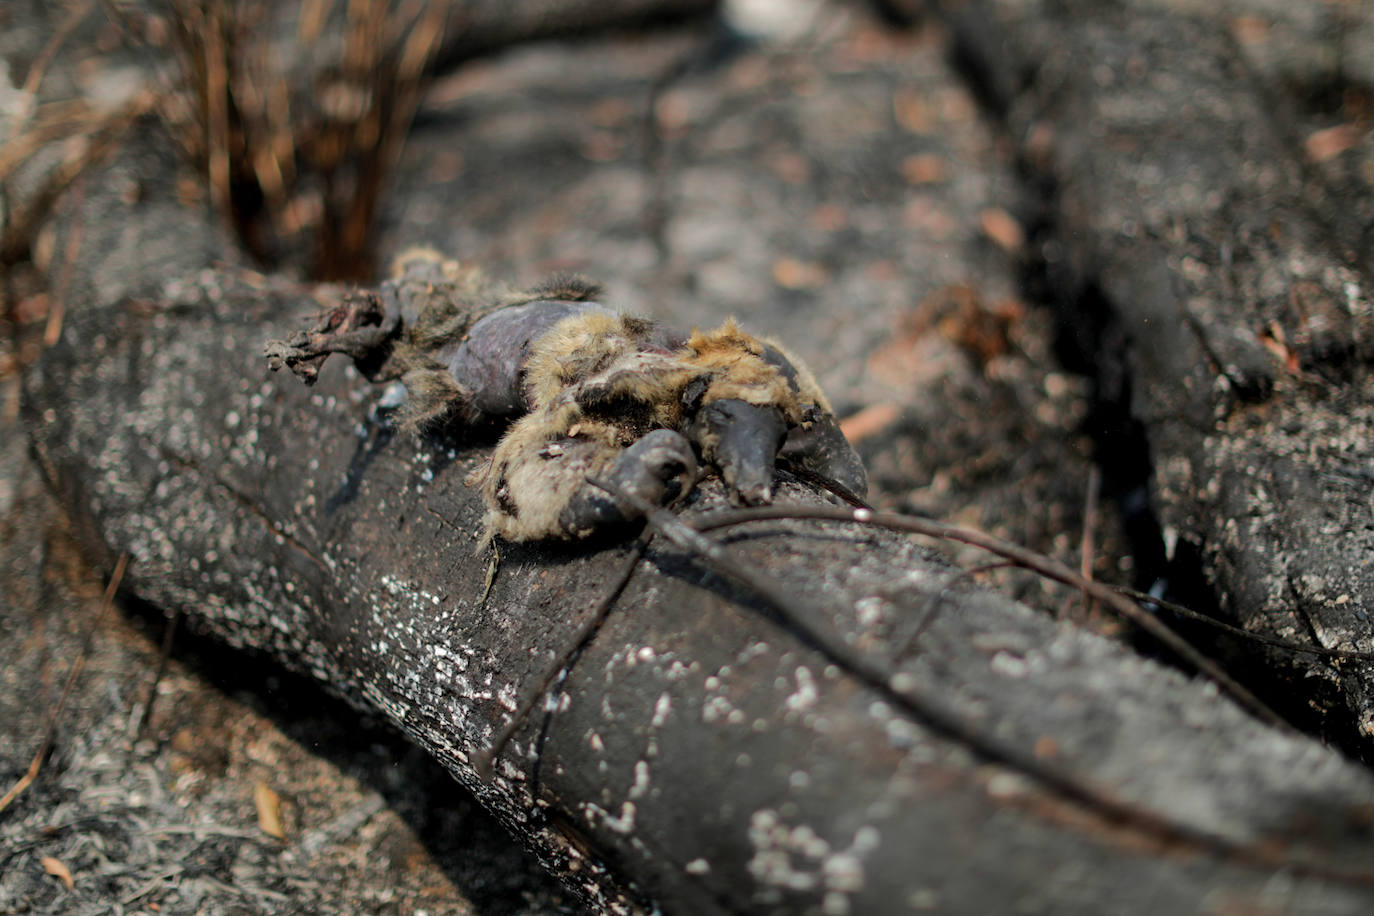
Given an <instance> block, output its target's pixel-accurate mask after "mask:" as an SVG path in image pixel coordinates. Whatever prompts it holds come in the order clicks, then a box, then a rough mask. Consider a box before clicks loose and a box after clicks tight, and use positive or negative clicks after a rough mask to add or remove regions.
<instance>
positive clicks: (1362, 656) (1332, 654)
mask: <svg viewBox="0 0 1374 916" xmlns="http://www.w3.org/2000/svg"><path fill="white" fill-rule="evenodd" d="M1113 588H1114V590H1115V591H1117V592H1120V593H1121V594H1123V595H1125V596H1126V597H1128V598H1133V599H1134V600H1136V601H1139V602H1140V603H1141V604H1146V605H1149V604H1153V605H1156V606H1158V607H1160V608H1163V609H1164V610H1166V611H1170V612H1172V613H1174V614H1177V615H1179V616H1180V617H1187V618H1188V619H1189V620H1194V621H1197V622H1198V623H1201V624H1204V625H1206V626H1209V627H1211V628H1213V629H1215V630H1221V631H1222V632H1223V633H1229V634H1230V635H1232V636H1236V637H1239V638H1240V639H1245V640H1249V641H1250V642H1253V643H1258V644H1259V645H1262V646H1269V647H1271V648H1274V649H1282V650H1283V651H1285V652H1293V653H1296V654H1299V655H1316V656H1318V657H1320V658H1347V659H1351V660H1352V661H1361V662H1374V652H1361V651H1359V650H1358V649H1328V648H1327V647H1325V646H1305V645H1303V644H1302V643H1296V642H1293V641H1292V640H1289V639H1280V638H1279V637H1277V636H1265V635H1264V634H1262V633H1252V632H1250V631H1249V630H1243V629H1241V628H1240V627H1238V626H1234V625H1233V624H1229V623H1227V622H1225V621H1224V620H1217V619H1216V618H1215V617H1208V616H1207V615H1206V614H1202V613H1199V612H1197V611H1195V610H1193V609H1192V608H1190V607H1186V606H1184V605H1182V604H1176V603H1175V602H1173V601H1166V600H1165V599H1163V598H1156V597H1155V596H1154V595H1151V594H1149V593H1148V592H1142V591H1137V590H1136V589H1133V588H1127V587H1126V586H1124V585H1117V586H1113Z"/></svg>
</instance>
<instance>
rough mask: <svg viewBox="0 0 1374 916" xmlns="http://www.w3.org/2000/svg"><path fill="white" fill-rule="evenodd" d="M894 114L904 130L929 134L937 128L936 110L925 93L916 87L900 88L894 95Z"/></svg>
mask: <svg viewBox="0 0 1374 916" xmlns="http://www.w3.org/2000/svg"><path fill="white" fill-rule="evenodd" d="M892 115H893V117H895V118H896V119H897V123H898V124H900V125H901V126H902V129H903V130H906V131H909V132H910V133H913V134H928V133H930V132H931V131H932V130H934V128H935V112H934V111H932V110H931V107H930V105H929V104H928V103H927V102H926V99H925V96H924V94H922V93H921V92H918V91H917V90H915V89H906V88H903V89H898V90H897V91H896V92H895V93H893V95H892Z"/></svg>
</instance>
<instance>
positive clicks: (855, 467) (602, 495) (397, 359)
mask: <svg viewBox="0 0 1374 916" xmlns="http://www.w3.org/2000/svg"><path fill="white" fill-rule="evenodd" d="M599 295H600V290H599V288H598V287H596V286H594V285H592V284H590V283H588V282H587V281H585V280H582V279H580V278H575V277H573V278H568V277H564V278H558V279H555V280H554V281H552V282H550V283H548V284H546V285H544V286H541V287H538V288H536V289H533V290H529V291H525V292H513V291H510V290H506V289H503V288H500V287H497V286H495V285H493V284H492V283H490V282H488V281H487V280H485V279H484V278H483V277H482V275H481V274H480V273H479V272H478V271H475V270H473V269H471V268H466V267H461V266H459V265H458V264H457V263H456V262H454V261H448V260H444V259H443V258H442V257H440V256H439V255H437V254H436V253H434V252H432V251H428V250H420V251H413V252H410V253H407V254H405V255H402V256H401V258H400V259H398V261H397V263H396V269H395V271H394V272H393V276H392V278H391V279H390V280H388V281H386V282H385V283H383V284H382V285H381V287H380V288H379V289H377V290H376V291H375V292H363V293H359V294H353V295H350V296H347V297H345V298H344V299H343V300H342V301H341V302H340V303H339V304H338V305H337V306H335V307H334V308H331V309H328V310H327V311H326V312H324V313H323V314H322V316H321V317H320V319H319V320H318V322H317V323H316V325H315V327H313V328H311V329H309V330H305V331H299V332H297V333H295V334H293V335H292V336H290V337H289V338H287V339H286V340H274V341H269V342H268V344H267V346H266V350H265V355H266V356H267V359H268V362H269V365H270V366H271V367H272V368H273V369H280V368H283V367H285V368H288V369H290V370H291V371H292V372H293V373H294V374H295V375H297V376H298V377H300V378H301V379H302V380H303V381H304V382H306V383H307V384H312V383H313V382H314V381H315V379H316V377H317V376H318V373H319V369H320V366H321V365H322V364H323V363H324V361H325V360H326V359H327V358H328V357H329V356H330V355H331V354H333V353H342V354H344V355H346V356H349V357H352V359H353V360H354V362H355V364H356V365H357V367H358V369H359V371H360V372H362V374H363V375H364V376H365V377H366V378H368V379H369V380H371V381H374V382H386V381H392V380H399V381H400V382H401V383H402V384H404V385H405V388H406V392H407V394H406V401H405V403H404V405H403V406H402V407H401V409H400V416H401V422H402V423H403V425H405V426H407V427H410V428H412V429H417V428H421V427H436V426H442V425H446V424H463V423H473V422H477V421H480V420H490V419H496V420H509V421H511V425H510V427H509V428H508V429H507V431H506V433H505V435H504V436H503V437H502V439H501V441H500V443H499V444H498V445H497V447H496V451H495V453H494V454H493V455H492V458H491V461H490V462H489V463H488V464H487V465H486V466H485V467H484V468H483V469H482V470H480V471H479V472H477V473H476V474H474V475H473V478H472V480H471V482H473V483H480V484H481V487H482V495H483V499H484V501H485V503H486V507H487V512H486V518H485V527H486V536H485V538H484V542H486V541H490V540H491V538H493V537H495V536H498V535H499V536H500V537H502V538H505V539H507V540H511V541H533V540H541V539H547V538H558V539H577V538H584V537H587V536H589V535H592V534H594V533H596V532H599V531H603V530H606V529H608V528H612V527H614V526H617V525H622V524H624V523H625V522H626V521H628V520H631V519H636V518H639V517H640V516H641V515H642V513H641V512H640V511H639V510H638V509H637V508H636V507H635V505H634V503H633V502H632V501H629V500H625V499H619V498H615V497H613V496H612V495H611V494H610V493H608V492H607V491H606V490H602V489H599V488H597V487H595V486H592V485H591V484H590V483H589V482H588V481H589V480H591V479H593V478H604V479H606V480H607V481H609V482H611V483H612V484H613V485H614V488H615V492H623V493H630V494H633V495H634V496H635V497H636V499H637V500H643V501H644V502H646V503H649V504H653V505H663V504H665V503H667V502H670V501H671V500H673V499H674V498H676V497H677V496H679V495H680V494H681V493H683V492H684V491H685V490H686V489H688V488H690V486H691V485H692V483H693V482H694V480H695V479H696V474H697V472H698V468H699V467H704V468H705V469H708V470H714V471H715V472H717V473H719V474H720V476H721V478H722V479H723V480H724V481H725V484H726V486H727V489H728V491H729V493H730V496H731V499H732V501H734V502H735V503H736V504H737V505H763V504H767V503H769V502H771V500H772V494H773V474H774V469H775V464H776V461H777V459H778V457H779V456H782V457H784V458H786V460H787V461H788V463H789V464H790V465H791V466H793V467H795V468H799V469H801V470H803V471H808V472H811V473H814V474H817V475H821V476H822V477H825V478H830V479H833V480H835V481H837V482H838V483H839V484H840V485H841V486H842V487H843V488H846V489H847V490H850V491H853V492H854V493H857V494H860V495H862V494H864V493H865V492H866V491H867V489H868V487H867V477H866V475H865V473H864V469H863V465H862V463H861V462H860V460H859V457H858V455H857V454H855V452H854V450H853V448H852V447H851V446H850V445H849V443H848V442H847V441H846V440H845V438H844V435H843V433H841V432H840V427H839V422H838V421H837V420H836V418H835V414H834V411H833V410H831V407H830V404H829V402H828V401H827V400H826V398H825V395H824V394H823V393H822V392H821V390H820V387H819V386H818V385H817V384H816V380H815V378H814V377H813V376H812V375H811V373H810V372H809V371H808V370H807V369H806V368H805V366H803V365H802V364H801V363H800V362H799V361H798V360H797V359H795V358H794V357H792V356H790V355H789V354H788V353H787V352H786V351H785V350H784V349H782V347H781V346H779V345H778V344H776V343H774V342H771V341H768V340H764V339H760V338H757V337H754V336H752V335H750V334H747V333H745V332H744V331H742V330H741V329H740V328H739V326H738V325H736V324H735V322H734V321H733V320H730V321H727V322H726V323H725V324H723V325H721V326H720V327H719V328H716V329H715V330H712V331H705V332H703V331H699V330H694V331H693V332H692V333H691V334H689V335H685V336H684V335H682V334H679V333H677V332H675V331H671V330H669V329H667V328H665V327H663V326H661V325H659V324H657V323H656V322H653V321H649V320H646V319H642V318H634V317H630V316H626V315H618V314H614V313H612V312H610V311H608V310H607V309H606V308H605V306H603V305H601V304H600V303H599V302H598V301H597V297H598V296H599Z"/></svg>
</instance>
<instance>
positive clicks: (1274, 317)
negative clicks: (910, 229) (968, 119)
mask: <svg viewBox="0 0 1374 916" xmlns="http://www.w3.org/2000/svg"><path fill="white" fill-rule="evenodd" d="M1164 6H1165V5H1164V4H1160V5H1159V7H1154V6H1152V5H1150V4H1126V5H1103V4H1095V3H1086V2H1083V3H1080V2H1054V3H1032V4H1002V3H997V2H989V3H971V4H967V5H962V6H960V7H958V8H957V9H954V7H953V6H951V10H952V12H951V13H950V19H951V21H952V23H953V24H954V30H955V33H956V36H957V41H958V44H959V47H960V49H961V53H962V56H963V58H964V59H965V60H966V61H967V62H969V63H970V65H971V69H972V70H973V72H975V73H977V74H979V79H980V81H981V83H982V85H983V87H984V89H985V90H986V93H987V96H988V97H989V98H990V99H991V100H992V101H993V102H994V104H995V105H996V106H997V107H998V108H999V109H1000V110H1001V111H1002V112H1003V114H1004V115H1005V117H1006V119H1007V127H1008V130H1009V131H1010V133H1011V135H1012V136H1015V137H1017V138H1018V139H1019V141H1020V153H1021V156H1022V159H1023V161H1024V162H1025V163H1026V165H1027V167H1028V168H1029V169H1030V171H1031V172H1032V174H1034V175H1035V176H1036V177H1037V178H1038V180H1040V181H1042V182H1043V183H1044V184H1045V186H1046V187H1047V188H1049V189H1050V214H1049V223H1050V225H1049V227H1048V229H1047V231H1046V234H1045V238H1044V240H1043V241H1044V246H1043V248H1042V252H1043V253H1044V255H1045V258H1046V261H1047V262H1048V263H1047V268H1048V273H1049V275H1050V276H1051V278H1052V279H1053V281H1054V283H1055V285H1056V291H1057V294H1058V296H1059V297H1060V301H1061V303H1062V307H1063V312H1062V323H1063V325H1064V327H1065V330H1066V334H1067V336H1068V337H1069V338H1070V339H1071V340H1073V339H1076V350H1077V352H1078V354H1079V356H1080V358H1081V359H1082V360H1083V361H1084V363H1085V364H1086V365H1087V366H1088V367H1089V368H1090V370H1091V371H1092V372H1093V374H1094V375H1095V376H1096V378H1097V379H1098V383H1099V397H1100V398H1101V400H1102V401H1103V402H1104V403H1105V404H1107V405H1109V407H1110V410H1109V411H1108V412H1109V413H1115V415H1116V423H1115V428H1116V429H1122V428H1138V429H1141V430H1143V432H1144V435H1145V439H1146V441H1147V443H1148V446H1147V447H1148V451H1149V454H1150V457H1151V461H1152V465H1153V476H1152V479H1151V480H1150V482H1149V483H1150V487H1151V495H1152V502H1153V506H1154V509H1155V511H1156V512H1157V513H1158V515H1159V517H1160V521H1161V523H1162V525H1163V529H1164V532H1165V534H1166V535H1167V536H1168V540H1169V541H1170V542H1171V543H1172V542H1174V541H1175V540H1176V542H1177V554H1176V555H1177V557H1178V558H1180V559H1181V560H1183V561H1184V562H1181V563H1176V564H1175V567H1174V574H1175V575H1176V576H1177V575H1178V572H1177V571H1178V568H1179V567H1180V566H1182V567H1187V566H1188V565H1190V564H1191V565H1196V566H1199V567H1200V568H1201V571H1202V572H1203V573H1204V575H1205V577H1206V580H1207V582H1208V583H1209V585H1210V587H1211V590H1212V595H1213V596H1214V598H1215V600H1216V603H1217V605H1218V611H1219V612H1220V613H1221V614H1222V615H1223V616H1224V617H1225V618H1226V619H1229V620H1231V621H1233V622H1235V623H1238V624H1240V625H1241V626H1243V627H1245V628H1246V629H1249V630H1252V631H1255V632H1257V633H1262V634H1266V635H1268V636H1273V637H1280V638H1283V639H1286V640H1288V641H1292V642H1300V643H1304V644H1308V645H1315V646H1319V647H1325V648H1328V649H1335V650H1343V651H1353V652H1360V651H1364V652H1368V651H1369V650H1370V648H1371V647H1374V633H1372V632H1371V627H1370V622H1369V613H1370V610H1371V608H1374V567H1372V566H1371V565H1370V563H1369V557H1370V556H1371V551H1374V503H1371V502H1370V499H1369V492H1370V484H1371V480H1374V435H1371V433H1372V432H1374V406H1372V405H1374V373H1371V363H1372V361H1374V302H1372V301H1371V295H1370V279H1369V273H1368V270H1369V266H1370V265H1369V262H1368V252H1367V251H1363V250H1360V244H1359V238H1358V234H1352V233H1350V232H1348V231H1344V230H1343V223H1344V222H1348V221H1346V220H1344V219H1343V217H1342V216H1341V215H1340V214H1332V213H1330V212H1329V207H1330V206H1331V204H1332V202H1333V201H1334V200H1335V199H1336V196H1335V195H1332V194H1330V193H1329V192H1328V193H1326V194H1324V195H1313V194H1312V193H1311V191H1312V188H1313V187H1319V186H1320V185H1321V181H1320V179H1319V178H1315V177H1313V176H1310V175H1308V174H1306V173H1305V169H1304V166H1303V163H1302V160H1301V157H1300V152H1299V150H1300V143H1299V139H1298V137H1297V136H1296V131H1295V130H1294V125H1293V122H1292V121H1291V120H1290V119H1288V118H1287V117H1285V110H1286V109H1285V105H1284V104H1281V102H1280V99H1279V94H1278V91H1277V89H1276V87H1272V86H1266V85H1265V84H1264V82H1263V81H1262V80H1261V79H1260V77H1258V76H1257V75H1256V73H1255V72H1254V71H1253V70H1252V69H1251V68H1250V67H1249V66H1248V65H1247V62H1246V60H1245V58H1244V55H1243V53H1242V51H1241V50H1240V48H1239V47H1238V46H1237V45H1236V42H1235V41H1234V39H1233V38H1232V36H1231V35H1230V33H1229V32H1228V31H1227V30H1226V28H1225V23H1224V21H1223V19H1222V17H1220V16H1217V17H1215V18H1211V19H1205V18H1190V17H1187V16H1180V15H1178V14H1177V13H1176V12H1173V11H1169V10H1166V9H1164V8H1163V7H1164ZM1321 204H1325V205H1327V207H1328V210H1322V209H1319V208H1318V205H1321ZM1343 206H1344V205H1343ZM1349 206H1350V207H1354V208H1356V209H1357V210H1358V207H1359V206H1363V204H1361V203H1359V202H1356V201H1351V202H1350V203H1349ZM1109 473H1110V469H1109ZM1160 572H1161V574H1163V575H1168V572H1167V571H1166V570H1163V569H1161V570H1160ZM1245 651H1246V652H1249V653H1253V652H1254V651H1255V650H1254V649H1253V648H1252V647H1249V646H1247V647H1246V650H1245ZM1254 667H1255V669H1256V671H1257V672H1259V673H1257V678H1258V679H1259V680H1260V681H1261V682H1265V683H1267V688H1266V689H1267V690H1268V691H1269V692H1270V693H1271V695H1274V696H1275V697H1276V698H1282V699H1283V701H1284V702H1285V703H1287V704H1288V708H1289V709H1290V710H1291V711H1292V712H1293V713H1294V714H1295V715H1297V716H1301V717H1303V718H1304V719H1312V718H1313V716H1314V713H1313V709H1315V720H1316V721H1315V722H1314V725H1313V727H1314V728H1317V729H1321V730H1323V731H1324V733H1325V734H1326V735H1327V736H1328V737H1329V738H1330V739H1331V740H1335V741H1338V742H1341V743H1343V744H1345V745H1346V746H1348V747H1351V748H1356V749H1358V753H1360V754H1361V755H1367V754H1368V753H1369V751H1370V750H1371V745H1370V743H1369V741H1370V738H1371V736H1374V668H1371V667H1370V665H1369V663H1368V662H1366V661H1359V660H1355V661H1333V660H1332V659H1330V658H1324V657H1321V656H1315V657H1314V656H1313V655H1294V654H1293V653H1291V652H1287V651H1277V650H1276V651H1272V652H1268V653H1265V654H1264V656H1263V660H1262V662H1259V663H1258V664H1256V665H1255V666H1254Z"/></svg>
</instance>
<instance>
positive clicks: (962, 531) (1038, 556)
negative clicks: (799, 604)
mask: <svg viewBox="0 0 1374 916" xmlns="http://www.w3.org/2000/svg"><path fill="white" fill-rule="evenodd" d="M770 519H774V520H775V519H809V520H813V521H830V522H851V523H852V522H858V523H860V524H865V525H875V526H877V527H880V528H888V529H891V530H894V531H905V532H908V533H910V534H919V535H924V536H926V537H933V538H939V539H941V540H946V541H957V542H959V543H962V544H969V545H972V546H974V547H978V548H980V549H982V550H986V551H988V552H989V553H992V554H995V555H996V556H999V557H1003V558H1005V559H1007V560H1010V561H1012V562H1013V563H1015V564H1016V565H1018V566H1022V567H1025V568H1026V569H1029V570H1032V571H1033V572H1036V573H1038V574H1040V575H1041V576H1044V577H1045V578H1047V579H1052V580H1054V581H1055V582H1059V583H1061V584H1063V585H1067V586H1069V587H1071V588H1077V589H1081V590H1082V591H1083V593H1084V594H1086V595H1088V596H1090V597H1092V598H1095V599H1096V600H1098V601H1100V602H1102V604H1103V605H1104V606H1105V607H1107V608H1108V609H1110V610H1111V611H1112V612H1114V613H1116V614H1117V615H1118V616H1120V617H1122V618H1123V619H1125V620H1127V621H1130V622H1131V623H1133V624H1135V625H1136V626H1138V627H1140V628H1141V629H1142V630H1144V631H1145V632H1146V633H1149V634H1150V635H1151V636H1153V637H1154V638H1155V639H1157V640H1159V642H1160V643H1162V644H1163V645H1164V646H1165V647H1166V648H1168V649H1169V650H1170V651H1172V652H1175V653H1177V654H1178V656H1179V657H1180V658H1182V659H1183V660H1184V661H1186V662H1188V664H1190V665H1192V666H1193V667H1194V668H1196V669H1197V670H1198V671H1199V672H1201V673H1202V674H1204V675H1205V676H1207V677H1208V678H1210V679H1211V680H1212V681H1214V682H1215V683H1216V684H1217V686H1219V687H1220V688H1222V690H1224V691H1225V692H1227V693H1229V694H1230V695H1231V697H1232V698H1233V699H1234V700H1235V701H1236V702H1237V703H1239V704H1240V705H1241V706H1242V707H1243V708H1245V709H1247V710H1249V711H1250V713H1251V714H1253V715H1254V716H1256V717H1258V718H1259V719H1261V720H1262V721H1264V722H1267V723H1269V724H1270V725H1273V726H1275V727H1276V728H1279V729H1282V730H1283V731H1286V732H1292V731H1293V727H1292V726H1291V725H1289V724H1288V723H1287V721H1285V720H1284V719H1283V718H1282V717H1281V716H1280V715H1279V714H1278V713H1276V712H1274V711H1273V710H1272V709H1270V708H1269V707H1268V706H1267V705H1265V703H1264V702H1263V701H1262V700H1260V699H1259V697H1257V696H1255V695H1254V694H1253V693H1251V692H1250V690H1249V689H1248V688H1246V687H1245V686H1244V685H1243V684H1241V683H1240V682H1239V681H1237V680H1236V679H1235V678H1233V677H1231V675H1229V674H1227V673H1226V672H1225V671H1224V670H1222V668H1221V666H1220V665H1218V664H1217V663H1216V662H1214V661H1212V659H1210V658H1208V657H1207V656H1205V655H1203V654H1202V653H1201V652H1199V651H1198V650H1197V649H1196V648H1195V647H1194V646H1193V645H1192V644H1191V643H1189V642H1188V641H1187V640H1186V639H1184V638H1183V637H1182V636H1179V635H1178V634H1177V633H1175V632H1174V631H1173V630H1171V629H1169V627H1168V625H1167V624H1165V623H1164V622H1163V621H1162V620H1160V619H1159V618H1158V617H1155V616H1154V615H1153V614H1151V613H1150V612H1149V611H1146V610H1145V609H1144V608H1142V607H1140V606H1139V605H1138V604H1136V603H1135V602H1134V601H1132V600H1130V599H1129V598H1127V597H1125V596H1124V595H1122V594H1121V593H1119V592H1117V591H1116V590H1115V589H1112V588H1110V587H1108V586H1106V585H1103V584H1101V583H1099V582H1090V581H1088V580H1087V579H1084V578H1083V577H1082V576H1080V575H1079V574H1078V573H1076V572H1074V571H1073V570H1072V569H1070V568H1069V567H1068V566H1065V565H1064V564H1063V563H1061V562H1059V561H1058V560H1056V559H1054V558H1053V557H1047V556H1045V555H1044V554H1042V553H1037V552H1036V551H1034V550H1030V549H1028V548H1025V547H1021V546H1018V545H1016V544H1012V543H1011V542H1009V541H1004V540H1002V539H1001V538H998V537H994V536H993V535H991V534H987V533H986V532H983V531H978V530H976V529H974V528H962V527H959V526H957V525H946V524H944V523H942V522H937V521H934V520H932V519H923V518H915V517H914V516H909V515H898V514H895V513H891V512H873V511H870V510H868V509H836V508H830V507H824V506H759V507H756V508H752V509H736V510H731V511H722V512H715V513H712V514H711V515H710V516H708V517H706V518H703V519H701V520H700V521H699V522H698V524H697V527H698V529H699V530H701V531H712V530H715V529H717V528H726V527H732V526H735V525H742V524H745V523H747V522H753V521H764V520H770Z"/></svg>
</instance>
